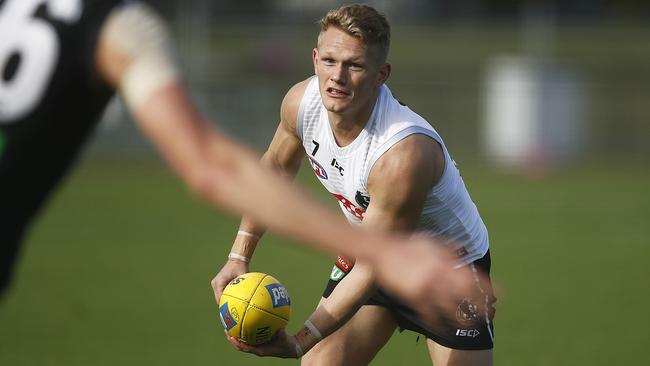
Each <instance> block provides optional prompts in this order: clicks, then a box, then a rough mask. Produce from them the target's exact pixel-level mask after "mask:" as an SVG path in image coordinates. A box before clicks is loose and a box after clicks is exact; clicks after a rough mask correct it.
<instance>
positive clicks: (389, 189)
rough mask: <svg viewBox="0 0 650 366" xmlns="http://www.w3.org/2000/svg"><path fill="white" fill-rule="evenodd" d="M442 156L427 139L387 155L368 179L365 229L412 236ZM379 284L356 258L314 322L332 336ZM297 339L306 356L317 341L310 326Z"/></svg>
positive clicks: (410, 140) (403, 145)
mask: <svg viewBox="0 0 650 366" xmlns="http://www.w3.org/2000/svg"><path fill="white" fill-rule="evenodd" d="M442 154H443V152H442V149H441V147H440V145H438V143H437V142H435V141H434V140H432V139H430V138H429V137H426V136H424V135H412V136H409V137H407V138H405V139H404V140H402V141H400V142H399V143H397V144H396V145H395V146H393V147H392V148H391V149H390V150H389V151H388V152H387V153H386V154H384V156H383V157H382V158H380V159H379V160H378V161H377V163H376V165H375V166H374V167H373V169H372V171H371V173H370V176H369V178H368V190H369V193H370V196H371V197H372V200H371V202H370V205H369V207H368V210H367V211H366V214H365V217H364V220H363V222H362V226H363V227H365V228H368V229H370V230H374V231H379V232H394V233H410V232H412V231H413V230H414V229H415V227H416V226H417V224H418V220H419V218H420V214H421V212H422V206H423V204H424V201H425V198H426V195H427V193H428V191H429V190H430V189H431V187H432V186H433V185H434V184H435V182H436V181H437V180H438V179H439V177H440V175H441V174H442V167H443V166H444V155H442ZM441 157H442V159H441ZM376 282H377V281H376V276H375V271H374V269H373V266H372V265H371V264H370V263H368V262H367V261H366V260H364V259H360V260H357V262H356V263H355V265H354V267H353V268H352V270H351V271H350V273H349V274H348V275H347V276H346V277H345V278H343V280H342V281H341V282H340V283H339V284H338V285H337V286H336V288H335V289H334V291H333V292H332V294H331V295H330V296H329V297H328V298H327V299H323V300H322V301H321V303H320V304H319V306H318V308H317V309H316V310H315V311H314V313H313V314H312V315H311V316H310V318H309V319H310V321H311V322H312V323H313V324H314V326H315V327H316V328H317V329H319V330H320V332H321V333H322V336H323V337H326V336H327V335H329V334H331V333H333V332H334V331H336V330H337V329H338V328H340V327H341V326H342V325H343V324H345V322H347V321H348V320H349V319H350V318H351V317H352V316H353V315H354V314H355V313H356V312H357V310H359V308H360V307H361V306H362V305H363V304H364V303H365V302H366V300H367V299H368V298H369V297H370V296H371V295H372V294H373V293H374V291H375V290H376ZM296 337H297V339H298V342H300V344H301V347H303V349H304V350H305V352H306V351H307V350H308V349H310V348H311V347H313V346H314V345H315V344H316V341H317V339H316V338H314V337H313V335H312V334H311V331H310V330H309V328H308V327H303V328H302V329H301V330H300V331H299V332H298V333H297V334H296Z"/></svg>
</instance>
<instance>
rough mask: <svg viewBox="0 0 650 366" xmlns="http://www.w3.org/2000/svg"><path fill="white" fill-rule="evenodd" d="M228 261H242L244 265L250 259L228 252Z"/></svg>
mask: <svg viewBox="0 0 650 366" xmlns="http://www.w3.org/2000/svg"><path fill="white" fill-rule="evenodd" d="M228 259H235V260H238V261H242V262H244V263H248V262H250V261H251V259H250V258H248V257H244V256H243V255H240V254H237V253H233V252H230V254H228Z"/></svg>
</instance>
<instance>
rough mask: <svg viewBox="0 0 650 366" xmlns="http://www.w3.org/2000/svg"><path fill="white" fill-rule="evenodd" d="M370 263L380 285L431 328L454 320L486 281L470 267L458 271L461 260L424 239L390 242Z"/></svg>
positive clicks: (415, 238) (482, 275) (416, 238)
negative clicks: (464, 302)
mask: <svg viewBox="0 0 650 366" xmlns="http://www.w3.org/2000/svg"><path fill="white" fill-rule="evenodd" d="M370 260H371V261H373V262H374V263H373V264H374V267H375V270H376V275H377V279H378V282H379V285H380V286H382V287H383V288H384V289H386V290H387V291H388V292H389V293H391V294H393V295H395V296H397V297H399V298H401V299H402V301H404V302H406V303H408V304H409V305H410V306H412V307H413V308H414V310H415V311H416V312H417V313H418V315H420V317H421V318H422V319H423V320H424V321H425V322H427V323H428V324H429V325H435V324H437V323H439V322H441V321H444V320H445V319H447V318H448V319H453V317H455V316H456V315H455V314H456V309H457V308H458V306H459V304H460V303H461V302H462V301H463V299H465V298H468V297H473V296H479V295H478V294H477V291H479V289H478V287H477V285H476V283H477V281H478V280H479V279H481V280H482V279H484V278H485V275H484V274H482V273H480V272H476V273H475V272H474V271H472V269H471V267H469V266H462V267H460V268H455V266H457V265H458V263H459V262H458V257H456V256H454V255H452V253H451V251H450V250H448V249H447V248H444V247H442V246H440V245H439V244H436V243H434V242H433V240H432V239H429V238H424V237H413V238H412V239H410V240H407V241H401V242H400V241H395V242H392V243H387V244H386V245H384V246H383V247H382V248H381V249H379V250H375V251H374V252H373V254H372V256H371V258H370Z"/></svg>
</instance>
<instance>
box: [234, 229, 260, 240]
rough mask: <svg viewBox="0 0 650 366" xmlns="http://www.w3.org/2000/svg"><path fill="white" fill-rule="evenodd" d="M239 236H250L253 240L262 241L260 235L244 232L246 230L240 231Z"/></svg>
mask: <svg viewBox="0 0 650 366" xmlns="http://www.w3.org/2000/svg"><path fill="white" fill-rule="evenodd" d="M237 235H241V236H248V237H249V238H253V239H257V240H260V236H259V235H255V234H253V233H249V232H248V231H244V230H239V231H238V232H237Z"/></svg>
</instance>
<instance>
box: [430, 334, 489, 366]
mask: <svg viewBox="0 0 650 366" xmlns="http://www.w3.org/2000/svg"><path fill="white" fill-rule="evenodd" d="M427 347H428V348H429V354H430V355H431V361H432V362H433V365H434V366H492V350H491V349H485V350H459V349H452V348H448V347H445V346H442V345H440V344H438V343H436V342H434V341H432V340H430V339H427Z"/></svg>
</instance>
